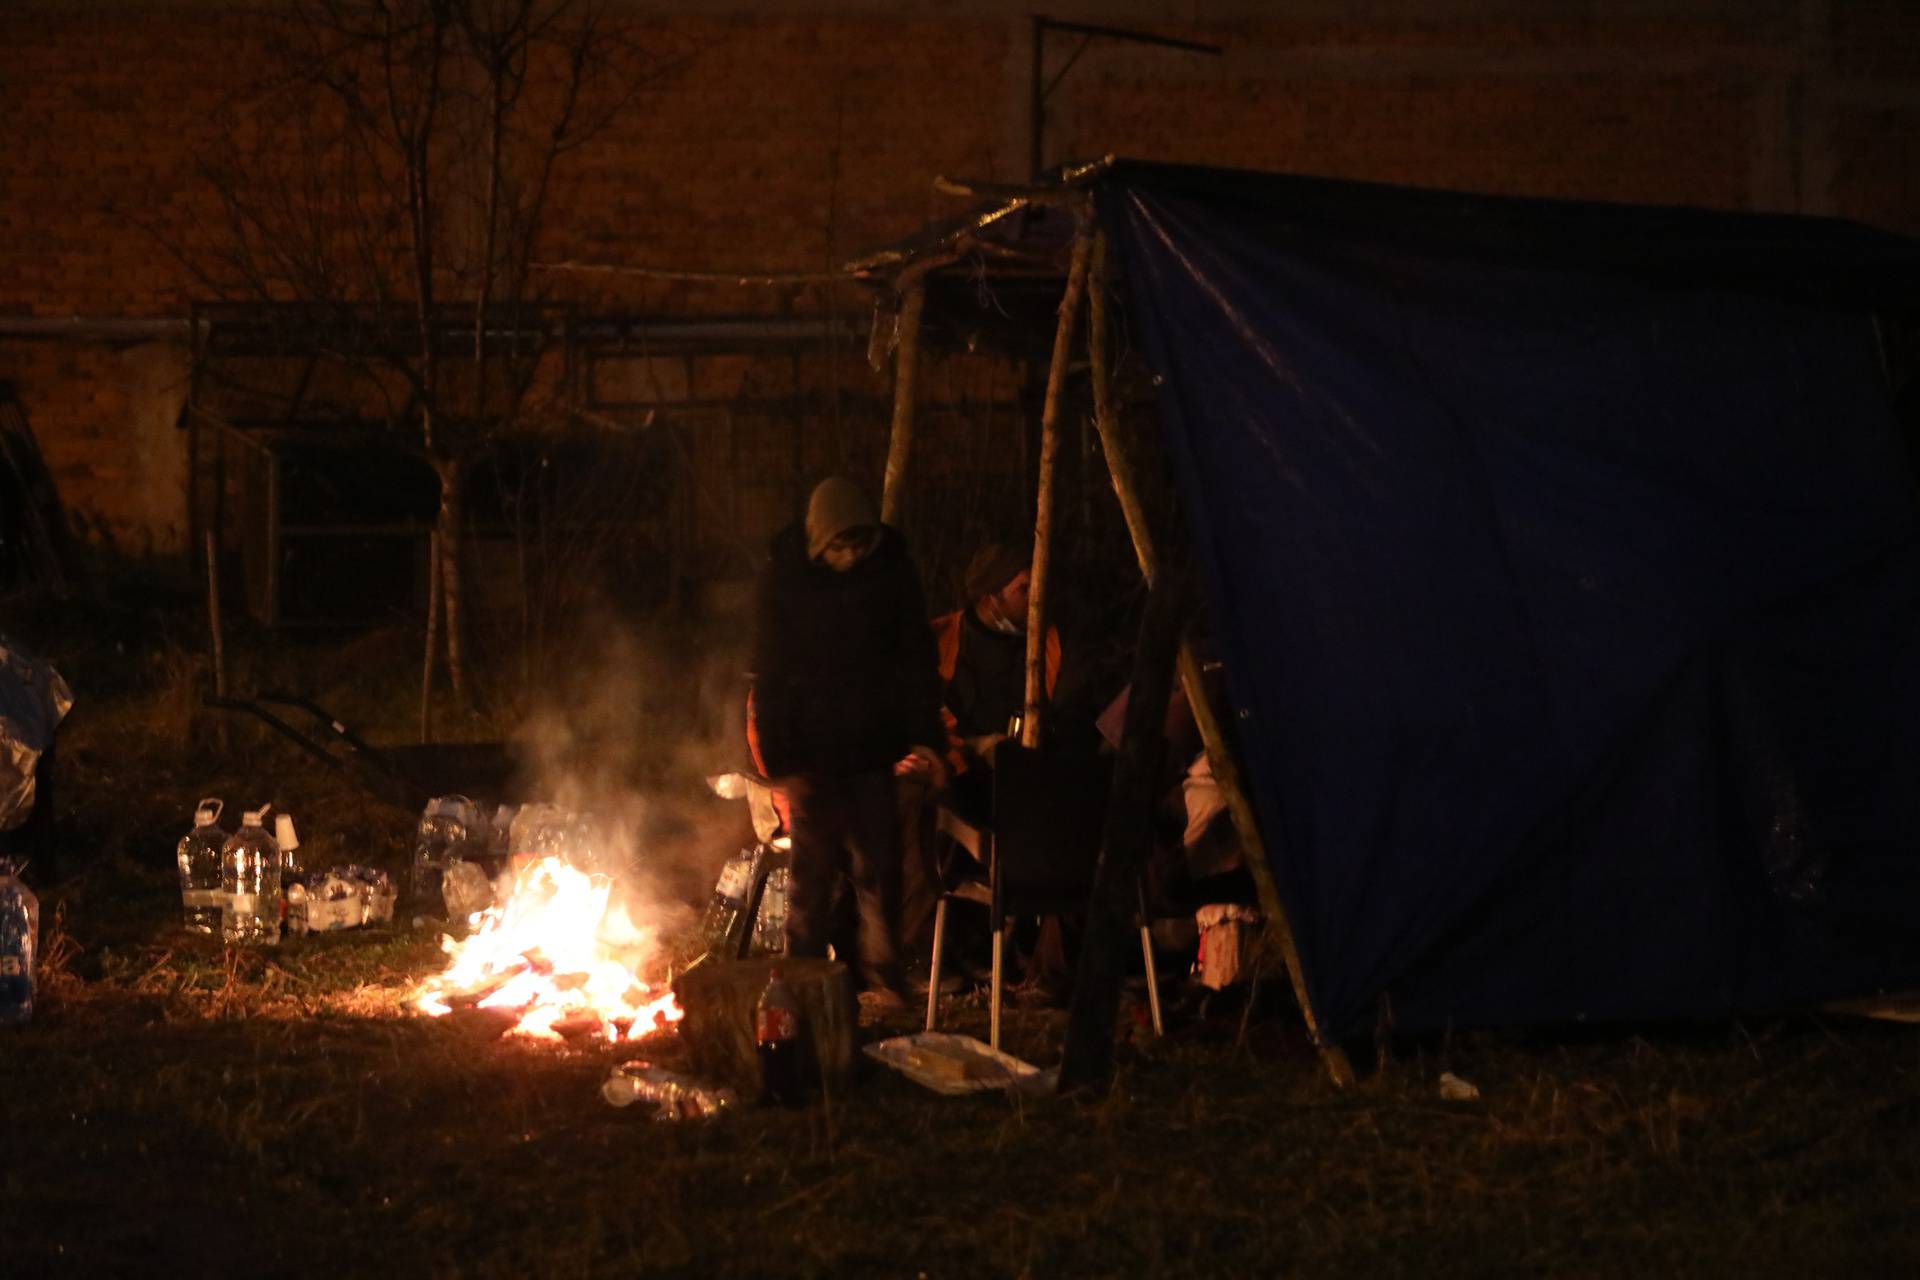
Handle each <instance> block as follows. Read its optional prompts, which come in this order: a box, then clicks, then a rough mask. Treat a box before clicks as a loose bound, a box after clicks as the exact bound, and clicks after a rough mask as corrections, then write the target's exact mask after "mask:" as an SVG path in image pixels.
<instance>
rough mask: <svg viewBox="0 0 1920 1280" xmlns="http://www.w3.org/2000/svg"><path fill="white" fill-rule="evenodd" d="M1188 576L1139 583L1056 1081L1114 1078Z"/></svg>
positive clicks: (1064, 1084)
mask: <svg viewBox="0 0 1920 1280" xmlns="http://www.w3.org/2000/svg"><path fill="white" fill-rule="evenodd" d="M1186 597H1187V573H1186V567H1185V566H1184V565H1179V566H1177V567H1174V568H1171V569H1166V570H1163V571H1162V572H1161V573H1160V574H1158V575H1157V576H1156V577H1155V578H1154V580H1153V582H1152V584H1151V585H1149V586H1148V588H1147V608H1146V612H1145V614H1143V615H1142V617H1141V619H1140V636H1139V643H1138V645H1137V647H1136V648H1135V649H1134V656H1133V682H1132V683H1131V684H1130V685H1129V686H1128V694H1127V715H1126V724H1125V727H1124V728H1123V729H1122V730H1121V734H1120V754H1119V759H1118V760H1116V761H1115V762H1114V769H1113V790H1112V792H1111V793H1110V794H1109V795H1108V797H1107V820H1106V826H1105V829H1104V830H1103V831H1102V833H1101V836H1100V861H1099V864H1098V865H1097V866H1096V867H1095V868H1094V873H1093V892H1092V894H1091V895H1090V896H1089V897H1088V899H1087V927H1086V932H1085V934H1084V936H1083V937H1082V938H1081V942H1080V963H1079V965H1078V966H1077V967H1076V968H1075V970H1074V978H1073V999H1072V1001H1071V1003H1070V1004H1069V1005H1068V1014H1067V1047H1066V1053H1065V1056H1064V1057H1063V1058H1062V1059H1061V1062H1060V1087H1061V1088H1062V1089H1075V1088H1080V1087H1082V1086H1086V1085H1096V1086H1097V1085H1104V1084H1106V1083H1107V1082H1108V1081H1110V1080H1111V1079H1112V1076H1113V1024H1114V1019H1115V1018H1116V1017H1117V1016H1118V1015H1119V1012H1120V964H1121V952H1122V950H1123V949H1124V948H1125V947H1126V945H1127V944H1128V942H1130V941H1131V939H1132V936H1133V933H1134V917H1135V914H1136V913H1137V912H1138V910H1139V907H1140V875H1141V872H1142V870H1143V869H1144V868H1145V867H1146V865H1147V857H1148V855H1149V853H1150V852H1151V846H1152V843H1153V810H1154V806H1155V804H1156V802H1157V801H1158V798H1159V797H1158V794H1157V793H1158V788H1157V786H1156V785H1155V784H1156V781H1157V779H1158V778H1159V775H1160V767H1161V762H1162V758H1163V757H1164V756H1165V755H1166V747H1167V744H1166V736H1165V725H1166V705H1167V697H1168V695H1169V694H1171V693H1172V691H1173V667H1174V660H1173V659H1174V651H1175V649H1177V648H1178V647H1179V642H1180V624H1181V619H1182V618H1183V617H1184V616H1185V614H1186V611H1187V607H1186Z"/></svg>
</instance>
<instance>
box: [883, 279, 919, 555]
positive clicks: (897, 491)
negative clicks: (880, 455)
mask: <svg viewBox="0 0 1920 1280" xmlns="http://www.w3.org/2000/svg"><path fill="white" fill-rule="evenodd" d="M926 301H927V286H926V281H925V279H924V278H921V279H916V280H915V281H914V282H913V283H912V284H911V285H909V286H908V288H907V291H906V293H905V294H904V295H903V296H902V297H901V299H900V317H899V320H898V321H897V322H896V327H895V329H894V334H895V338H896V342H895V345H894V350H893V431H892V433H891V434H890V435H889V436H888V438H887V472H886V480H885V482H884V483H883V485H882V487H881V490H880V519H881V522H882V523H885V524H891V525H898V524H899V522H900V509H901V506H902V505H903V504H904V502H905V497H906V489H907V464H908V462H909V461H910V460H911V459H912V456H913V408H914V394H915V392H914V383H915V379H916V377H917V375H918V373H919V367H920V312H921V310H922V308H923V307H925V305H926Z"/></svg>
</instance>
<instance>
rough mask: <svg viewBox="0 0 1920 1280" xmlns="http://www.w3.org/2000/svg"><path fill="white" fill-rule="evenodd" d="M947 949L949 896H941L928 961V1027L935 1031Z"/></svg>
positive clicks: (934, 910)
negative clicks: (943, 958)
mask: <svg viewBox="0 0 1920 1280" xmlns="http://www.w3.org/2000/svg"><path fill="white" fill-rule="evenodd" d="M946 948H947V895H946V894H944V893H943V894H941V895H940V898H939V900H938V901H937V902H935V903H934V907H933V955H932V957H931V958H929V960H928V961H927V1026H926V1029H927V1030H928V1031H931V1030H933V1024H934V1021H935V1020H936V1019H937V1018H938V1016H939V1013H940V960H941V956H942V954H943V953H944V952H945V951H946Z"/></svg>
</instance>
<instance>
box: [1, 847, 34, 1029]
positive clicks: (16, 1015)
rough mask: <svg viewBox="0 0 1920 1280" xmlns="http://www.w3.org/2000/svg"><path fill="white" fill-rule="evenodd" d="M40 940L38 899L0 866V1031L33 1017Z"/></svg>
mask: <svg viewBox="0 0 1920 1280" xmlns="http://www.w3.org/2000/svg"><path fill="white" fill-rule="evenodd" d="M39 939H40V899H38V898H36V897H34V896H33V890H31V889H29V888H27V886H26V885H24V884H22V883H21V882H20V877H19V875H18V873H17V872H16V871H15V870H14V867H13V865H12V864H11V863H6V862H0V1027H19V1026H24V1025H26V1022H27V1019H29V1018H31V1017H33V952H34V947H35V945H36V944H37V943H38V942H39Z"/></svg>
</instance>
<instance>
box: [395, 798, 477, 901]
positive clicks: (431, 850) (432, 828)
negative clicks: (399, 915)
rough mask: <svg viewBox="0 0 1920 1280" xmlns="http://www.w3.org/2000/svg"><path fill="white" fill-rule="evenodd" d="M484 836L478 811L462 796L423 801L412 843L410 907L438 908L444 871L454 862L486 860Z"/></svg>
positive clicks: (474, 805) (471, 802)
mask: <svg viewBox="0 0 1920 1280" xmlns="http://www.w3.org/2000/svg"><path fill="white" fill-rule="evenodd" d="M487 834H488V833H487V830H486V818H485V817H484V815H482V813H481V812H480V807H479V806H478V805H476V804H474V802H473V801H471V800H469V799H467V798H466V797H465V796H439V797H436V798H435V799H432V800H429V801H427V808H426V812H424V813H422V814H421V815H420V830H419V832H418V833H417V834H416V835H415V836H414V841H413V878H412V881H411V883H410V884H409V886H408V888H409V896H411V897H412V899H413V901H414V903H415V904H416V905H428V904H438V903H439V902H440V901H441V897H442V895H441V891H440V882H441V880H442V878H443V877H444V876H445V875H446V873H447V869H448V868H449V867H451V866H452V865H453V864H454V863H456V862H461V861H464V860H466V859H468V858H474V859H478V858H482V857H484V856H486V853H487Z"/></svg>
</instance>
